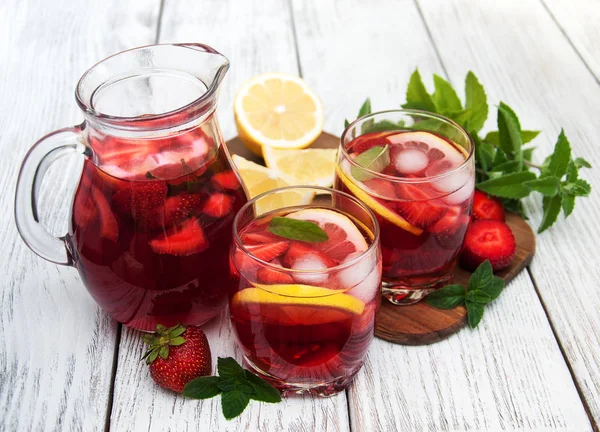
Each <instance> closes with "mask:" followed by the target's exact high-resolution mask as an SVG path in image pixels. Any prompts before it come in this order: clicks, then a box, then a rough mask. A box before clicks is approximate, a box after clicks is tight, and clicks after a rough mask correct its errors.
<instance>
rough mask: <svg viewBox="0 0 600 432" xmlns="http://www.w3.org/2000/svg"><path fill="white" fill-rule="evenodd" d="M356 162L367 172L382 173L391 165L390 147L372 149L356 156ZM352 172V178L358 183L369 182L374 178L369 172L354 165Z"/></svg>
mask: <svg viewBox="0 0 600 432" xmlns="http://www.w3.org/2000/svg"><path fill="white" fill-rule="evenodd" d="M354 162H356V163H357V164H358V165H360V166H361V167H364V168H366V169H367V170H370V171H375V172H382V171H383V170H384V169H385V168H386V167H387V166H388V165H389V164H390V147H389V146H388V145H387V144H386V145H385V146H383V147H381V146H375V147H371V148H370V149H369V150H366V151H364V152H362V153H361V154H359V155H358V156H356V159H354ZM350 172H351V173H352V177H354V178H355V179H356V180H358V181H367V180H370V179H372V178H373V175H371V174H370V173H369V172H368V171H366V170H364V169H361V168H359V167H357V166H354V165H353V166H352V167H351V168H350Z"/></svg>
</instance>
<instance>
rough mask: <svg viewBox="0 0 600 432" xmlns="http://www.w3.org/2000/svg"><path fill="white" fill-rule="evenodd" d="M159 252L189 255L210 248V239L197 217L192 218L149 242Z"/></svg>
mask: <svg viewBox="0 0 600 432" xmlns="http://www.w3.org/2000/svg"><path fill="white" fill-rule="evenodd" d="M149 244H150V247H151V248H152V250H153V251H154V252H156V253H158V254H168V255H177V256H188V255H193V254H195V253H199V252H202V251H203V250H205V249H207V248H208V239H207V238H206V236H205V235H204V230H203V229H202V227H201V226H200V223H199V222H198V220H197V219H196V218H190V219H188V220H186V221H185V222H183V223H182V224H181V225H179V226H176V227H174V228H172V229H171V230H169V231H167V233H166V234H163V235H160V236H158V237H156V238H154V239H152V240H150V242H149Z"/></svg>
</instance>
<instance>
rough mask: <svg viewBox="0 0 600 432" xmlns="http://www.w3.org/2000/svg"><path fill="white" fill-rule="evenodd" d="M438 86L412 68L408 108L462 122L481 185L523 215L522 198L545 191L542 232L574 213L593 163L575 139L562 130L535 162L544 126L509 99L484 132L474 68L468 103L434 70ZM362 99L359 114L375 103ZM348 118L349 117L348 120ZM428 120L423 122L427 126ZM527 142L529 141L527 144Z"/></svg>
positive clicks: (373, 127) (385, 125)
mask: <svg viewBox="0 0 600 432" xmlns="http://www.w3.org/2000/svg"><path fill="white" fill-rule="evenodd" d="M433 83H434V88H435V90H434V92H433V94H430V93H429V92H428V91H427V88H426V87H425V84H424V83H423V80H422V79H421V75H420V74H419V71H418V69H417V70H415V71H414V72H413V74H412V75H411V77H410V81H409V83H408V88H407V90H406V103H404V104H403V105H402V107H403V108H415V109H421V110H425V111H430V112H435V113H438V114H441V115H444V116H447V117H449V118H451V119H452V120H454V121H456V122H457V123H458V124H460V125H461V126H462V127H463V128H465V130H466V131H467V132H469V134H470V135H471V137H472V138H473V141H474V142H475V168H476V175H475V176H476V182H477V188H478V189H480V190H482V191H484V192H487V193H488V194H490V195H494V196H497V197H499V198H501V200H502V202H503V203H504V207H505V208H506V209H507V210H510V211H512V212H515V213H518V214H520V215H521V216H523V217H524V218H527V215H526V214H525V212H524V209H523V204H522V199H523V198H525V197H527V196H529V195H531V193H532V192H536V193H539V194H541V195H542V209H543V217H542V222H541V224H540V226H539V228H538V232H540V233H541V232H543V231H545V230H546V229H548V228H549V227H550V226H552V225H553V224H554V223H555V222H556V220H557V219H558V216H559V214H560V212H561V211H562V212H563V214H564V216H565V218H566V217H568V216H569V215H571V214H572V213H573V210H574V209H575V199H576V198H577V197H587V196H588V195H589V194H590V192H591V189H592V188H591V185H590V184H589V183H588V182H586V181H585V180H583V179H580V178H579V170H580V169H581V168H591V165H590V163H589V162H588V161H586V160H585V159H583V158H580V157H578V158H573V155H572V154H571V145H570V143H569V140H568V139H567V137H566V135H565V133H564V131H563V130H561V132H560V134H559V136H558V139H557V142H556V145H555V147H554V151H553V153H552V154H551V155H549V156H548V157H547V158H546V161H545V162H544V164H542V165H536V164H534V163H533V162H532V156H533V152H534V150H535V147H534V146H531V145H529V144H528V143H530V142H531V141H532V140H534V139H535V138H536V137H537V136H538V134H539V133H540V132H539V131H534V130H524V129H522V128H521V124H520V122H519V118H518V116H517V114H516V113H515V112H514V110H513V109H512V108H511V107H510V106H508V105H507V104H506V103H504V102H500V104H499V105H498V107H497V115H496V123H497V127H498V130H496V131H491V132H488V133H487V134H486V135H485V136H483V135H479V133H480V131H481V129H482V128H483V125H484V124H485V122H486V120H487V118H488V113H489V105H488V102H487V96H486V93H485V89H484V88H483V86H482V85H481V84H480V83H479V80H478V79H477V77H476V76H475V74H474V73H473V72H469V73H467V76H466V79H465V104H464V106H463V105H462V103H461V101H460V98H459V97H458V95H457V93H456V91H455V90H454V89H453V87H452V85H451V84H450V83H449V82H448V81H446V80H445V79H444V78H442V77H440V76H438V75H434V76H433ZM367 102H368V103H366V102H365V104H363V106H362V108H361V111H360V113H359V115H360V116H362V115H365V114H369V113H370V112H371V103H370V101H369V100H367ZM347 123H348V122H347V121H346V124H347ZM424 123H425V122H420V123H419V126H423V129H424V130H429V129H427V127H426V126H427V125H426V124H424ZM365 126H367V127H364V128H363V131H362V132H363V133H366V132H372V131H373V132H374V131H386V130H399V129H402V126H403V125H399V124H396V123H393V122H390V121H387V120H383V121H380V122H377V123H374V122H371V123H370V124H369V125H365ZM526 144H527V146H526Z"/></svg>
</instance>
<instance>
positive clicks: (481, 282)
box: [467, 260, 494, 292]
mask: <svg viewBox="0 0 600 432" xmlns="http://www.w3.org/2000/svg"><path fill="white" fill-rule="evenodd" d="M493 280H494V270H493V269H492V264H491V263H490V261H489V260H485V261H484V262H482V263H481V264H479V266H478V267H477V268H476V269H475V271H474V272H473V274H472V275H471V277H470V278H469V284H468V285H467V292H469V291H474V290H477V289H483V287H485V286H487V285H491V283H492V282H493Z"/></svg>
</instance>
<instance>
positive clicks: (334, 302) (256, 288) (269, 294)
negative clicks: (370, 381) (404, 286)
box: [229, 187, 381, 396]
mask: <svg viewBox="0 0 600 432" xmlns="http://www.w3.org/2000/svg"><path fill="white" fill-rule="evenodd" d="M315 195H316V198H315V199H313V200H312V202H311V203H310V204H306V205H291V206H290V205H286V202H291V201H292V202H298V201H299V198H300V200H301V201H302V202H310V201H311V198H312V197H313V196H315ZM265 207H270V208H276V210H274V211H270V212H267V213H263V209H265ZM233 229H234V236H233V237H234V244H233V246H232V249H231V271H232V274H233V283H232V286H231V288H230V297H229V310H230V314H231V322H232V325H233V330H234V332H235V334H236V337H237V341H238V343H239V345H240V347H241V349H242V352H243V353H244V356H245V359H246V361H247V362H248V363H249V365H250V366H251V367H252V368H253V369H254V370H255V371H256V372H257V373H258V374H260V375H261V376H262V377H263V378H265V379H267V380H268V381H270V382H271V383H272V384H273V385H274V386H275V387H277V388H279V389H280V390H282V391H283V392H286V393H290V392H291V393H302V392H310V393H313V394H317V395H321V396H329V395H332V394H335V393H337V392H339V391H341V390H343V389H344V388H345V387H346V386H347V385H348V384H349V383H350V381H351V380H352V378H353V377H354V375H356V373H357V372H358V370H359V369H360V368H361V366H362V364H363V362H364V358H365V355H366V352H367V349H368V347H369V345H370V343H371V341H372V339H373V336H374V332H375V313H376V311H377V309H378V307H379V303H380V299H381V289H380V284H381V250H380V246H379V227H378V225H377V221H376V219H375V216H374V215H373V213H372V212H371V211H370V210H369V209H368V208H367V207H365V206H364V205H363V204H361V203H360V202H359V201H357V200H356V199H355V198H353V197H351V196H349V195H347V194H345V193H343V192H338V191H334V190H332V189H325V188H317V187H291V188H282V189H276V190H274V191H270V192H266V193H264V194H262V195H259V196H258V197H256V198H254V199H253V200H251V201H249V202H248V203H247V204H246V205H245V206H244V207H242V209H241V210H240V211H239V213H238V215H237V216H236V218H235V220H234V228H233Z"/></svg>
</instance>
